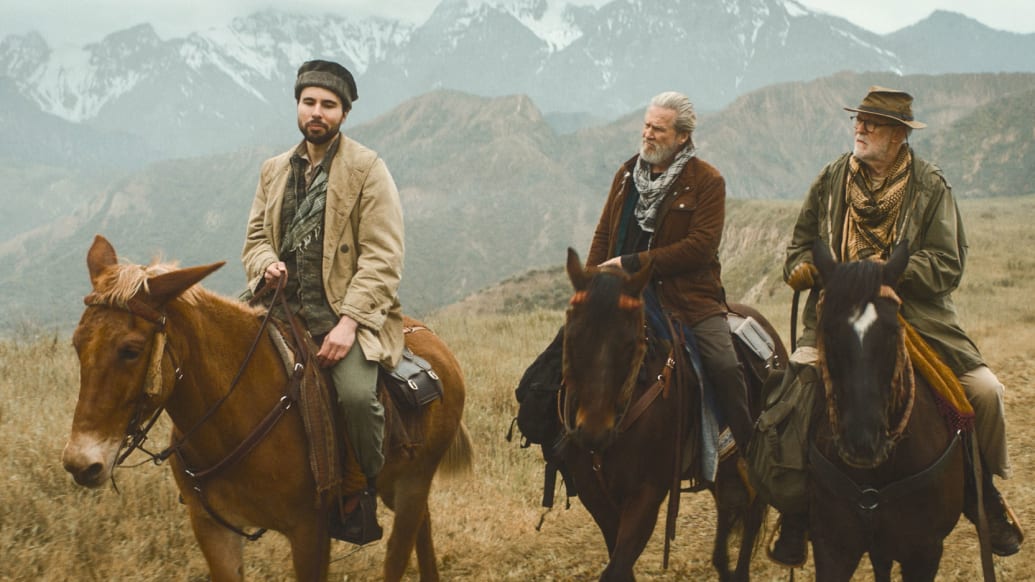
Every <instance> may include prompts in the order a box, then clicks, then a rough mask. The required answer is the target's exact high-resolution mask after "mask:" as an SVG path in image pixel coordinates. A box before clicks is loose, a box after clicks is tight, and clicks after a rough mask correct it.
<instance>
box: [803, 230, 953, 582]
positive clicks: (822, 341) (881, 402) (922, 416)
mask: <svg viewBox="0 0 1035 582" xmlns="http://www.w3.org/2000/svg"><path fill="white" fill-rule="evenodd" d="M813 254H814V256H815V262H816V266H817V267H818V269H819V272H820V274H821V276H822V281H823V283H824V288H823V289H824V292H823V300H822V304H821V309H820V315H819V324H818V330H817V332H818V333H817V343H818V345H819V348H820V362H819V369H820V375H821V377H823V378H824V382H823V383H824V385H825V387H826V392H827V394H826V400H825V402H826V410H825V411H819V414H820V415H821V418H823V419H825V421H822V420H821V421H820V422H819V423H818V426H817V427H816V434H815V437H814V443H813V444H814V446H813V448H812V449H811V451H810V455H809V457H810V467H811V469H810V470H811V478H812V481H813V487H812V492H811V498H810V526H809V530H810V535H811V538H812V546H813V551H814V553H815V556H814V559H815V564H816V578H817V579H818V580H825V581H826V580H829V581H834V582H836V581H838V580H849V579H850V578H851V577H852V573H853V572H854V571H855V569H856V567H857V566H858V563H859V560H860V559H861V558H862V555H863V553H866V552H868V553H869V555H870V561H871V563H872V564H873V571H874V576H875V578H876V579H877V580H881V581H883V580H890V579H891V567H892V562H893V561H897V562H899V563H900V564H901V568H902V579H903V580H905V581H907V582H910V581H920V580H934V579H935V574H936V573H937V572H938V564H939V562H940V561H941V556H942V542H943V539H944V538H945V537H946V536H947V535H949V533H950V532H951V531H952V529H953V528H954V527H955V526H956V522H957V521H958V520H959V516H960V513H961V511H962V509H963V499H964V458H963V451H962V446H961V445H960V438H959V435H958V433H957V431H955V430H951V429H950V428H949V425H948V423H947V422H946V421H945V418H944V416H943V415H942V414H941V412H940V411H939V406H938V404H937V403H936V401H935V399H934V396H933V394H932V392H931V390H930V389H929V388H928V387H927V385H926V384H925V383H924V382H923V379H922V378H921V377H919V376H918V375H914V373H913V370H912V367H911V365H910V361H909V356H908V353H907V352H906V349H905V347H904V346H905V344H904V340H903V333H904V330H903V329H902V327H901V326H900V323H899V319H898V312H899V304H900V302H899V299H898V296H897V293H896V291H895V288H896V285H897V282H898V280H899V277H900V276H901V274H902V272H903V270H904V269H905V267H906V264H907V263H908V261H909V255H908V251H907V250H906V245H900V246H899V247H898V248H897V249H896V250H895V252H894V253H893V254H892V256H891V258H890V259H889V260H888V262H887V263H886V264H884V263H879V262H875V261H858V262H851V263H843V264H836V263H835V262H834V259H833V258H832V257H831V254H830V252H829V250H827V248H826V246H824V245H823V244H822V243H818V244H817V245H816V248H815V249H814V253H813ZM821 401H822V400H821Z"/></svg>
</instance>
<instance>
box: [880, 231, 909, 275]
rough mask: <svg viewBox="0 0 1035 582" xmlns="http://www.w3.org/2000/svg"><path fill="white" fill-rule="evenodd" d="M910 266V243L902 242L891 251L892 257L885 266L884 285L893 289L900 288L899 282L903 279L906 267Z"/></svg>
mask: <svg viewBox="0 0 1035 582" xmlns="http://www.w3.org/2000/svg"><path fill="white" fill-rule="evenodd" d="M907 265H909V241H908V240H902V241H901V242H900V243H898V244H897V245H895V250H893V251H891V257H889V258H888V262H887V263H885V265H884V284H885V285H888V286H891V287H898V280H899V279H900V278H902V273H904V272H905V270H906V266H907Z"/></svg>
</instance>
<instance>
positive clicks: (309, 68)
mask: <svg viewBox="0 0 1035 582" xmlns="http://www.w3.org/2000/svg"><path fill="white" fill-rule="evenodd" d="M306 87H322V88H324V89H327V90H328V91H331V92H333V93H334V94H335V95H337V96H338V97H339V98H340V99H341V103H342V105H343V106H344V108H345V109H346V110H348V109H351V108H352V102H353V101H356V100H357V99H359V94H358V93H357V92H356V81H355V79H353V78H352V73H350V72H349V70H348V69H346V68H345V67H343V66H341V65H339V64H338V63H334V62H331V61H320V60H314V61H307V62H305V63H302V66H301V67H299V68H298V78H297V79H296V80H295V101H298V98H299V96H300V95H301V94H302V89H305V88H306Z"/></svg>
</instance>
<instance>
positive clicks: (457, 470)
mask: <svg viewBox="0 0 1035 582" xmlns="http://www.w3.org/2000/svg"><path fill="white" fill-rule="evenodd" d="M439 469H440V471H441V472H442V474H444V475H459V474H464V473H470V472H471V471H472V470H473V469H474V446H473V445H472V444H471V435H470V433H468V432H467V426H466V425H464V423H463V421H460V426H459V427H458V428H457V431H456V435H454V436H453V442H452V443H451V444H450V445H449V449H448V450H446V454H445V456H444V457H443V458H442V462H441V463H440V464H439Z"/></svg>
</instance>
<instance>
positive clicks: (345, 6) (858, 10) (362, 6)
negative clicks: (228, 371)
mask: <svg viewBox="0 0 1035 582" xmlns="http://www.w3.org/2000/svg"><path fill="white" fill-rule="evenodd" d="M469 1H470V2H482V1H486V0H469ZM490 1H492V0H490ZM504 1H505V0H504ZM551 1H559V0H551ZM789 1H794V0H789ZM606 2H607V0H574V1H573V2H572V3H574V4H595V5H601V4H604V3H606ZM3 3H4V6H3V9H2V15H3V18H0V37H3V36H6V35H8V34H12V33H17V34H21V33H25V32H28V31H30V30H36V31H39V32H41V33H42V34H43V35H44V37H46V38H47V40H48V41H49V42H50V43H51V45H53V46H55V47H60V46H62V45H66V44H67V45H73V46H78V45H81V44H84V43H86V42H91V41H96V40H100V39H101V38H102V37H104V36H105V35H106V34H108V33H110V32H113V31H116V30H121V29H124V28H128V27H130V26H133V25H135V24H140V23H143V22H147V23H150V24H152V25H153V26H154V27H155V30H156V31H157V32H158V34H159V36H162V37H163V38H171V37H177V36H184V35H186V34H187V33H189V32H192V31H196V30H206V29H208V28H211V27H213V26H222V25H224V24H226V23H228V22H229V21H230V20H232V19H233V18H234V17H235V16H246V15H248V14H251V13H252V12H256V11H259V10H265V9H267V8H271V7H274V8H277V9H280V10H285V11H290V12H312V13H314V14H325V13H328V12H331V13H335V14H349V13H350V12H352V13H355V14H358V15H363V16H369V15H380V16H387V17H391V18H399V19H403V20H407V21H409V22H412V23H421V22H423V21H424V20H425V19H427V17H428V16H429V15H430V14H431V12H432V10H434V8H435V6H437V5H438V0H391V1H390V2H386V1H384V0H296V1H294V2H290V3H284V2H271V1H269V0H220V1H218V2H196V1H194V0H189V1H188V0H90V1H88V2H84V1H70V0H31V1H27V2H23V1H20V0H19V1H16V2H15V1H12V0H3ZM801 3H802V4H804V5H805V6H807V7H809V8H811V9H814V10H822V11H824V12H827V13H830V14H834V15H837V16H842V17H844V18H847V19H848V20H851V21H852V22H854V23H856V24H858V25H859V26H862V27H863V28H867V29H869V30H872V31H874V32H878V33H887V32H891V31H894V30H897V29H899V28H902V27H904V26H909V25H910V24H913V23H914V22H916V21H918V20H920V19H922V18H924V17H926V16H927V15H928V14H930V13H931V12H932V11H933V10H935V9H939V8H941V9H945V10H951V11H954V12H961V13H963V14H966V15H967V16H970V17H971V18H975V19H977V20H979V21H981V22H982V23H984V24H986V25H988V26H991V27H993V28H998V29H1002V30H1010V31H1014V32H1035V2H1032V1H1031V0H910V1H909V2H903V1H902V0H866V1H865V2H845V1H844V0H801Z"/></svg>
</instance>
